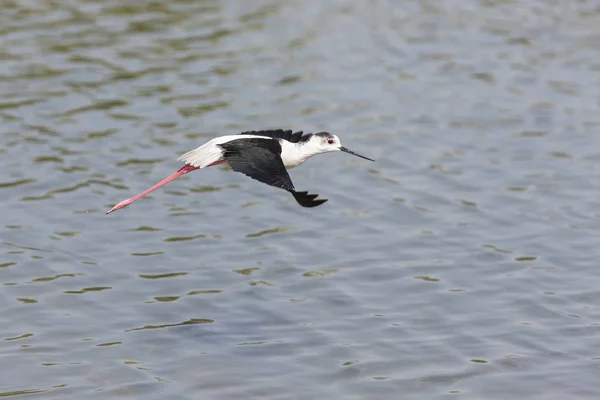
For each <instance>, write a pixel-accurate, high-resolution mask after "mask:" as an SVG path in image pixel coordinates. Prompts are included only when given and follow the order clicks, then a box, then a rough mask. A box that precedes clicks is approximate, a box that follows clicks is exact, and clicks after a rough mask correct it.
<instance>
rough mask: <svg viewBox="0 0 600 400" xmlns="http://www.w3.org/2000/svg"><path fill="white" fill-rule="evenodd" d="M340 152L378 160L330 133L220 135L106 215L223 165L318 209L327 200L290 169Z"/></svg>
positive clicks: (288, 132)
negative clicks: (300, 184) (301, 185)
mask: <svg viewBox="0 0 600 400" xmlns="http://www.w3.org/2000/svg"><path fill="white" fill-rule="evenodd" d="M336 151H342V152H345V153H348V154H352V155H355V156H357V157H360V158H364V159H365V160H369V161H375V160H373V159H371V158H368V157H365V156H363V155H360V154H358V153H355V152H354V151H352V150H349V149H348V148H346V147H344V146H342V144H341V142H340V138H339V137H337V136H336V135H333V134H331V133H329V132H317V133H307V134H304V132H303V131H297V132H294V131H292V130H283V129H271V130H256V131H246V132H242V133H239V134H236V135H225V136H218V137H216V138H214V139H212V140H209V141H208V142H206V143H205V144H203V145H202V146H200V147H198V148H196V149H194V150H191V151H188V152H187V153H185V154H183V155H182V156H181V157H179V158H178V159H177V160H178V161H182V162H183V163H184V165H183V166H182V167H181V168H179V170H177V171H176V172H174V173H173V174H171V175H169V176H168V177H166V178H165V179H163V180H162V181H160V182H158V183H157V184H156V185H154V186H152V187H150V188H148V189H147V190H145V191H143V192H142V193H140V194H138V195H136V196H134V197H131V198H129V199H125V200H123V201H121V202H119V203H117V204H116V205H115V206H114V207H113V208H111V209H110V210H108V211H107V212H106V214H110V213H112V212H114V211H117V210H119V209H121V208H123V207H127V206H128V205H130V204H131V203H133V202H134V201H136V200H138V199H140V198H142V197H144V196H146V195H147V194H148V193H150V192H153V191H155V190H156V189H158V188H160V187H161V186H164V185H166V184H167V183H169V182H171V181H172V180H174V179H176V178H178V177H180V176H181V175H185V174H187V173H188V172H191V171H195V170H197V169H203V168H207V167H212V166H214V165H219V164H223V163H227V164H229V166H230V167H231V169H232V170H233V171H235V172H240V173H242V174H244V175H246V176H248V177H250V178H252V179H255V180H257V181H259V182H262V183H266V184H267V185H271V186H274V187H277V188H281V189H284V190H286V191H288V192H289V193H290V194H291V195H292V196H294V199H295V200H296V202H297V203H298V204H299V205H300V206H302V207H316V206H319V205H321V204H323V203H325V202H326V201H327V199H317V197H318V196H319V195H318V194H309V193H308V192H307V191H296V188H295V187H294V184H293V183H292V179H291V178H290V175H289V174H288V172H287V170H288V169H292V168H295V167H297V166H299V165H300V164H302V163H304V162H305V161H306V160H308V159H309V158H310V157H312V156H314V155H317V154H324V153H331V152H336Z"/></svg>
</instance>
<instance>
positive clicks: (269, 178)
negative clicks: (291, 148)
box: [219, 138, 327, 207]
mask: <svg viewBox="0 0 600 400" xmlns="http://www.w3.org/2000/svg"><path fill="white" fill-rule="evenodd" d="M219 146H221V148H222V149H223V157H225V159H226V160H227V164H229V166H230V167H231V169H232V170H234V171H235V172H241V173H242V174H244V175H246V176H249V177H250V178H252V179H256V180H257V181H259V182H262V183H266V184H267V185H271V186H274V187H277V188H281V189H284V190H287V191H288V192H290V193H291V194H292V195H293V196H294V199H295V200H296V202H297V203H298V204H300V205H301V206H302V207H316V206H318V205H321V204H323V203H325V202H326V201H327V200H326V199H322V200H315V199H316V197H317V196H318V195H316V194H308V192H296V189H295V188H294V184H293V183H292V179H291V178H290V175H289V174H288V172H287V170H286V169H285V166H284V165H283V161H282V160H281V145H280V144H279V141H277V140H275V139H270V138H265V139H262V138H250V139H238V140H232V141H230V142H227V143H223V144H220V145H219Z"/></svg>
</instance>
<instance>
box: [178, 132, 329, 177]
mask: <svg viewBox="0 0 600 400" xmlns="http://www.w3.org/2000/svg"><path fill="white" fill-rule="evenodd" d="M252 138H259V139H269V138H268V137H265V136H257V135H243V136H240V135H227V136H219V137H216V138H214V139H212V140H209V141H208V142H206V143H204V144H203V145H202V146H200V147H198V148H196V149H194V150H191V151H188V152H187V153H185V154H184V155H182V156H181V157H179V158H178V159H177V160H178V161H183V162H184V163H186V164H189V165H191V166H193V167H198V168H206V167H209V166H210V165H212V164H214V163H216V162H218V161H223V160H225V158H224V157H223V149H222V148H221V147H219V146H218V145H219V144H223V143H227V142H230V141H233V140H241V139H252ZM271 140H279V143H280V144H281V159H282V161H283V165H284V166H285V167H286V168H287V169H291V168H294V167H297V166H298V165H300V164H302V163H303V162H305V161H306V160H308V159H309V158H310V157H311V156H314V155H315V154H319V153H321V151H318V149H315V148H314V147H313V146H310V145H309V143H310V142H308V143H307V142H304V143H291V142H288V141H287V140H284V139H271Z"/></svg>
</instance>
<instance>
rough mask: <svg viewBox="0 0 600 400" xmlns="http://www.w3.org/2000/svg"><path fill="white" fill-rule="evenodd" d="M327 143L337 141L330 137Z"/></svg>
mask: <svg viewBox="0 0 600 400" xmlns="http://www.w3.org/2000/svg"><path fill="white" fill-rule="evenodd" d="M327 143H329V144H333V143H335V140H333V139H329V140H328V141H327Z"/></svg>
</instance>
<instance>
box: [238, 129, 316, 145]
mask: <svg viewBox="0 0 600 400" xmlns="http://www.w3.org/2000/svg"><path fill="white" fill-rule="evenodd" d="M240 135H255V136H265V137H270V138H273V139H284V140H287V141H288V142H291V143H301V142H306V141H307V140H309V139H310V137H311V136H312V135H313V134H312V133H308V134H306V135H304V133H303V132H302V131H299V132H293V131H291V130H285V131H284V130H283V129H270V130H262V131H248V132H242V133H240Z"/></svg>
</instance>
